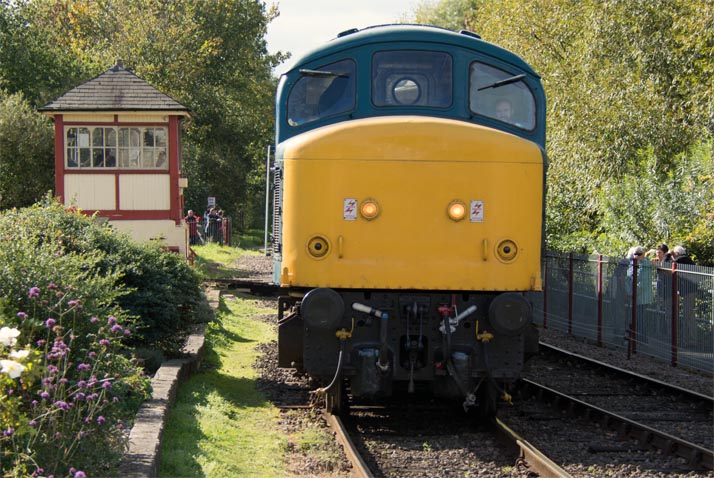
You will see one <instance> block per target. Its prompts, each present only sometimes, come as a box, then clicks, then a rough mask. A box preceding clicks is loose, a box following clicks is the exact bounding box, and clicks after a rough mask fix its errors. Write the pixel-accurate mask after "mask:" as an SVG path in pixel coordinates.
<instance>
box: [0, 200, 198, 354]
mask: <svg viewBox="0 0 714 478" xmlns="http://www.w3.org/2000/svg"><path fill="white" fill-rule="evenodd" d="M0 243H2V244H3V247H0V297H4V298H6V303H7V305H8V306H10V307H11V308H13V309H15V310H25V309H26V307H27V306H29V305H30V304H28V302H27V298H26V295H27V294H26V291H27V290H28V289H29V288H30V287H33V286H34V285H35V284H41V283H54V284H57V285H58V286H60V287H64V286H66V285H68V284H71V285H72V287H73V291H74V294H75V296H76V297H77V298H78V299H79V300H81V301H82V304H83V307H84V309H85V311H87V312H88V313H90V314H92V315H95V316H98V317H100V316H110V315H111V316H114V317H117V318H120V319H122V320H123V321H126V322H127V323H128V324H129V325H131V327H132V329H133V330H134V334H132V336H131V337H130V338H129V339H128V340H127V344H128V345H131V346H133V347H144V348H148V349H155V348H159V349H161V350H162V352H164V353H166V354H167V355H178V354H179V353H180V350H181V347H182V345H183V343H184V339H185V337H186V336H187V335H188V334H189V333H190V331H191V326H192V324H193V323H194V321H195V320H196V318H195V312H196V311H197V310H198V309H199V304H200V303H201V300H202V292H201V289H200V278H199V276H198V274H197V273H196V272H195V271H194V270H193V269H192V268H191V267H190V266H189V265H188V264H186V263H185V261H184V260H183V259H182V257H180V256H179V255H178V254H175V253H173V252H169V251H166V250H164V249H162V248H161V247H160V246H159V245H158V244H153V243H146V244H138V243H136V242H134V241H133V240H132V239H131V238H130V237H129V236H127V235H126V234H122V233H118V232H116V231H115V230H114V229H113V228H111V227H110V226H108V225H106V224H101V223H100V222H99V221H97V220H95V218H92V217H87V216H85V215H84V214H82V213H81V212H80V211H76V210H72V209H69V210H68V209H67V208H65V207H64V206H63V205H61V204H59V203H58V202H57V201H54V200H51V199H49V198H47V199H46V200H44V201H43V202H41V203H38V204H35V205H33V206H31V207H27V208H23V209H12V210H9V211H5V212H3V213H2V214H1V215H0Z"/></svg>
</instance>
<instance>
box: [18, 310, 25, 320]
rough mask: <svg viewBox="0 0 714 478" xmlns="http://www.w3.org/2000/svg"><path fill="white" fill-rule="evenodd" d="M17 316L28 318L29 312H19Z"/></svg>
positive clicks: (23, 318)
mask: <svg viewBox="0 0 714 478" xmlns="http://www.w3.org/2000/svg"><path fill="white" fill-rule="evenodd" d="M17 316H18V317H19V318H21V319H22V320H25V319H26V318H27V314H26V313H24V312H18V313H17Z"/></svg>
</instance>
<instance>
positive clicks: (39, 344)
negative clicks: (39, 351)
mask: <svg viewBox="0 0 714 478" xmlns="http://www.w3.org/2000/svg"><path fill="white" fill-rule="evenodd" d="M46 343H47V341H46V340H45V339H40V340H38V341H37V342H35V344H37V346H38V347H44V346H45V344H46Z"/></svg>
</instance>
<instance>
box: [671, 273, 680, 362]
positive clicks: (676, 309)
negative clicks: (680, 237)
mask: <svg viewBox="0 0 714 478" xmlns="http://www.w3.org/2000/svg"><path fill="white" fill-rule="evenodd" d="M671 293H672V311H671V312H672V367H676V366H677V354H678V352H677V329H678V328H679V327H678V324H677V319H678V318H679V314H678V312H679V296H678V295H677V263H676V262H672V291H671Z"/></svg>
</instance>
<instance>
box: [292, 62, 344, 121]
mask: <svg viewBox="0 0 714 478" xmlns="http://www.w3.org/2000/svg"><path fill="white" fill-rule="evenodd" d="M300 74H301V76H300V78H299V79H298V80H297V81H296V82H295V86H293V88H292V90H291V91H290V95H289V97H288V124H290V126H298V125H301V124H305V123H309V122H312V121H317V120H319V119H322V118H326V117H328V116H333V115H337V114H341V113H347V112H348V111H351V110H353V109H354V107H355V64H354V62H353V61H352V60H342V61H338V62H336V63H331V64H329V65H325V66H322V67H320V68H316V69H302V70H300Z"/></svg>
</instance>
